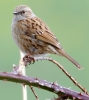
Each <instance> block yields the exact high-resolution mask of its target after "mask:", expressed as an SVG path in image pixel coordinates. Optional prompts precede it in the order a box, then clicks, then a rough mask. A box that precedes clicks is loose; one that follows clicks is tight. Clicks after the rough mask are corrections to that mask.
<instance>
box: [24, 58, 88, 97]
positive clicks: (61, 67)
mask: <svg viewBox="0 0 89 100" xmlns="http://www.w3.org/2000/svg"><path fill="white" fill-rule="evenodd" d="M31 59H32V58H31V57H28V58H27V57H26V59H25V58H24V61H26V62H27V63H31ZM38 60H48V61H51V62H53V63H54V64H56V65H57V66H58V67H59V68H60V69H61V70H62V71H63V72H64V74H66V76H68V77H69V79H70V80H71V81H72V82H73V83H74V84H75V85H76V86H78V87H79V88H80V89H81V90H82V91H83V92H84V93H85V94H87V95H89V94H88V92H87V90H86V89H85V88H83V87H82V86H81V85H80V84H79V83H78V82H77V81H76V80H75V79H74V78H73V77H72V76H71V75H70V74H69V73H68V72H67V71H66V70H65V69H64V67H63V66H62V65H61V64H59V63H58V62H57V61H55V60H53V59H52V58H49V57H39V58H34V60H33V62H34V61H38Z"/></svg>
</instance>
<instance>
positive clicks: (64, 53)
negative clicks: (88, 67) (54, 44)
mask: <svg viewBox="0 0 89 100" xmlns="http://www.w3.org/2000/svg"><path fill="white" fill-rule="evenodd" d="M58 53H59V54H61V55H62V56H64V57H66V58H67V59H68V60H69V61H71V62H72V63H73V64H74V65H75V66H76V67H77V68H79V69H81V68H82V66H81V65H80V64H79V63H78V62H77V61H75V60H74V59H73V58H72V57H70V56H69V55H68V54H67V53H66V52H65V51H64V50H59V49H58Z"/></svg>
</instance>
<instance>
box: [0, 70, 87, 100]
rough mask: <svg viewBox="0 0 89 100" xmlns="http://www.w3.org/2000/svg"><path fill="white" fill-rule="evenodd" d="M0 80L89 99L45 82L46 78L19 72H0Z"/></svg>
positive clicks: (80, 98) (61, 94)
mask: <svg viewBox="0 0 89 100" xmlns="http://www.w3.org/2000/svg"><path fill="white" fill-rule="evenodd" d="M0 80H5V81H11V82H16V83H21V84H22V83H24V84H25V85H31V86H35V87H39V88H41V89H44V90H47V91H50V92H53V93H55V94H57V95H58V96H59V97H60V96H63V95H68V96H69V99H71V98H74V97H75V98H77V100H89V96H88V95H86V94H83V93H79V92H76V91H73V90H71V89H68V88H65V87H63V86H60V85H58V84H57V83H52V82H47V81H46V80H40V79H37V78H32V77H28V76H22V75H19V74H13V73H8V72H0Z"/></svg>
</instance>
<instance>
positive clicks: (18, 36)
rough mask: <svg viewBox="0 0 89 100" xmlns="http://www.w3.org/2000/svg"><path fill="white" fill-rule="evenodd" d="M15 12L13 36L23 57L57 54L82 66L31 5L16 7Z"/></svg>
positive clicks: (78, 66) (77, 65)
mask: <svg viewBox="0 0 89 100" xmlns="http://www.w3.org/2000/svg"><path fill="white" fill-rule="evenodd" d="M13 14H14V17H13V19H12V25H11V26H12V37H13V39H14V41H15V43H16V44H17V46H18V48H19V49H20V51H21V54H23V57H24V56H26V55H31V56H32V57H45V56H48V54H56V55H58V56H63V57H65V58H67V59H68V60H69V61H70V62H72V63H73V64H74V65H75V66H76V67H77V68H78V69H81V68H82V66H81V65H80V64H79V63H78V62H77V61H75V60H74V59H73V58H72V57H71V56H69V55H68V54H67V53H66V52H65V50H64V49H63V47H62V46H61V44H60V42H59V41H58V39H57V38H56V36H55V35H54V33H53V32H52V31H51V30H50V28H49V27H48V26H47V24H46V23H45V22H44V21H42V20H41V19H40V18H39V17H37V16H36V15H35V14H34V13H33V11H32V10H31V8H30V7H29V6H26V5H19V6H17V7H15V9H14V12H13ZM20 71H21V70H20Z"/></svg>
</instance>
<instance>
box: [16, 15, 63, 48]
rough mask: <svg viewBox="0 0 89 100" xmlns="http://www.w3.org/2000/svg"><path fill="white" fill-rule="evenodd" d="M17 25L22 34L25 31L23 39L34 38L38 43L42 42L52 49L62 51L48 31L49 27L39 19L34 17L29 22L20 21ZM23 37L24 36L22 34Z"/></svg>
mask: <svg viewBox="0 0 89 100" xmlns="http://www.w3.org/2000/svg"><path fill="white" fill-rule="evenodd" d="M18 23H19V26H17V27H19V29H22V30H23V32H24V30H26V34H25V36H24V37H25V38H30V37H33V36H34V37H35V38H37V39H39V40H40V41H43V42H45V43H47V44H50V45H52V46H54V47H57V48H59V49H62V46H61V45H60V43H59V41H58V40H57V38H56V37H55V36H54V34H53V33H52V32H51V31H50V29H49V27H48V26H47V25H46V24H45V23H44V22H43V21H42V20H41V19H39V18H37V17H34V18H32V19H29V20H27V19H26V20H21V21H19V22H18ZM23 35H24V34H23Z"/></svg>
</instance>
